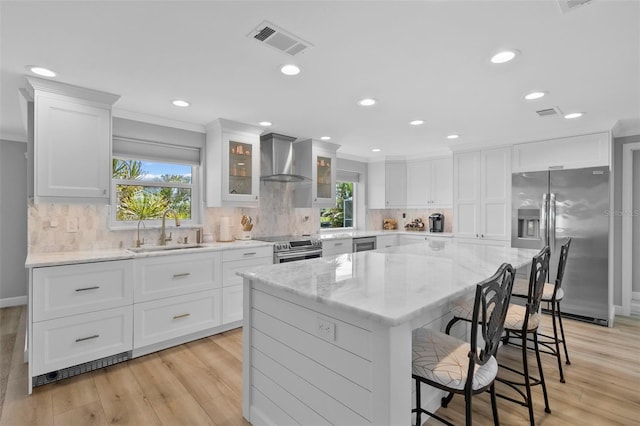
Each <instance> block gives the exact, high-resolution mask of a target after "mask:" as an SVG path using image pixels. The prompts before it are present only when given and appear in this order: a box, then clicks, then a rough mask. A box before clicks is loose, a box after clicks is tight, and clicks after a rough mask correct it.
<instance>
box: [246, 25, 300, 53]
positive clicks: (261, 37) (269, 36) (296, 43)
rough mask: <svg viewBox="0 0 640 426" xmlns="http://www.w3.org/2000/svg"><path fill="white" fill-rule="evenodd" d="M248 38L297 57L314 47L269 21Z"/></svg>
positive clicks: (248, 35) (259, 26)
mask: <svg viewBox="0 0 640 426" xmlns="http://www.w3.org/2000/svg"><path fill="white" fill-rule="evenodd" d="M247 37H252V38H254V39H256V40H258V41H259V42H260V43H264V44H266V45H268V46H270V47H272V48H274V49H277V50H279V51H280V52H283V53H286V54H287V55H290V56H297V55H299V54H301V53H304V52H306V51H307V50H309V49H310V48H312V47H313V45H312V44H311V43H309V42H307V41H304V40H303V39H301V38H300V37H297V36H295V35H293V34H291V33H290V32H288V31H285V30H283V29H282V28H279V27H277V26H276V25H273V24H272V23H271V22H268V21H263V22H262V23H261V24H260V25H258V26H257V27H256V28H255V29H254V30H253V31H251V32H250V33H249V34H247Z"/></svg>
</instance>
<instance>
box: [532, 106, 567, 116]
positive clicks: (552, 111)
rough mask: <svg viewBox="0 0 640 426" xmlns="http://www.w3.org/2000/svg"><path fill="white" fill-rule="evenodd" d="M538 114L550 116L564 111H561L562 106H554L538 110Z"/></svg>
mask: <svg viewBox="0 0 640 426" xmlns="http://www.w3.org/2000/svg"><path fill="white" fill-rule="evenodd" d="M536 114H538V115H539V116H540V117H550V116H553V115H562V111H560V108H558V107H553V108H547V109H541V110H538V111H536Z"/></svg>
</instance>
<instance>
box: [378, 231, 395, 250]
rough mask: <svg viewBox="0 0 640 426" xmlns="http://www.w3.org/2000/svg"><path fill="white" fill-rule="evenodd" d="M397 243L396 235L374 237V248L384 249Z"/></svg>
mask: <svg viewBox="0 0 640 426" xmlns="http://www.w3.org/2000/svg"><path fill="white" fill-rule="evenodd" d="M397 245H398V235H395V234H394V235H378V236H377V237H376V248H378V249H385V248H389V247H395V246H397Z"/></svg>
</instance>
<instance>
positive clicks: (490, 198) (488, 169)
mask: <svg viewBox="0 0 640 426" xmlns="http://www.w3.org/2000/svg"><path fill="white" fill-rule="evenodd" d="M453 159H454V173H453V196H454V202H453V210H454V211H453V218H454V223H453V233H454V235H455V236H456V237H462V238H478V239H488V240H509V239H510V231H511V230H510V224H511V221H510V217H511V205H510V200H511V149H510V148H496V149H489V150H483V151H471V152H461V153H455V154H454V156H453Z"/></svg>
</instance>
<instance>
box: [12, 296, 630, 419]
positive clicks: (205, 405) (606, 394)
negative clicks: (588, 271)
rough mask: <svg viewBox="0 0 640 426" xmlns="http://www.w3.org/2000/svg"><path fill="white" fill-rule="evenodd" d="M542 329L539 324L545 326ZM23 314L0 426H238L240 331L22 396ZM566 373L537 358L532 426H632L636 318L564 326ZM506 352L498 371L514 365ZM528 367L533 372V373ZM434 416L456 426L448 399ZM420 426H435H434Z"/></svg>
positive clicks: (504, 409) (509, 407)
mask: <svg viewBox="0 0 640 426" xmlns="http://www.w3.org/2000/svg"><path fill="white" fill-rule="evenodd" d="M544 321H545V322H544V326H545V329H548V328H549V325H550V321H549V318H548V316H545V318H544ZM25 322H26V308H25V307H13V308H4V309H0V355H1V357H2V358H1V359H0V425H2V426H10V425H20V426H23V425H25V426H26V425H36V426H40V425H58V426H60V425H65V426H67V425H229V426H231V425H247V424H248V423H247V422H245V421H244V420H243V418H242V408H241V405H242V330H241V329H237V330H233V331H229V332H227V333H223V334H220V335H217V336H212V337H208V338H205V339H201V340H197V341H195V342H191V343H188V344H185V345H180V346H177V347H174V348H171V349H167V350H164V351H161V352H157V353H154V354H150V355H147V356H144V357H140V358H136V359H134V360H131V361H128V362H126V363H122V364H118V365H114V366H111V367H107V368H104V369H101V370H97V371H94V372H91V373H87V374H84V375H80V376H76V377H73V378H71V379H67V380H63V381H60V382H57V383H52V384H49V385H46V386H41V387H38V388H36V389H35V390H34V393H33V394H32V395H27V385H26V381H27V379H26V377H27V369H26V364H25V363H24V362H23V353H22V349H23V346H24V328H25ZM565 326H566V332H567V340H568V342H569V355H570V357H571V362H572V364H571V365H569V366H566V368H565V378H566V381H567V383H564V384H563V383H560V381H559V375H558V370H557V365H556V362H555V358H553V357H551V356H549V355H542V357H543V363H544V373H545V378H546V380H547V385H548V390H549V397H550V404H551V410H552V413H551V414H547V413H545V412H544V405H543V401H542V393H541V390H540V389H539V387H537V388H536V389H535V390H534V404H535V414H536V424H539V425H562V426H564V425H578V424H579V425H598V426H600V425H640V339H639V337H640V318H622V317H618V318H616V325H615V327H613V328H605V327H600V326H594V325H590V324H585V323H581V322H577V321H571V320H566V321H565ZM519 356H520V352H519V350H518V349H517V348H514V347H506V348H503V349H501V351H500V359H501V362H504V363H507V364H513V365H518V363H519ZM534 364H535V362H532V363H531V365H532V366H533V365H534ZM498 404H499V410H500V420H501V424H504V425H525V424H528V414H527V410H526V408H525V407H521V406H519V405H516V404H513V403H510V402H508V401H505V400H498ZM473 408H474V422H473V423H474V425H475V424H477V425H485V424H487V425H490V424H493V421H492V417H491V405H490V401H489V397H488V395H480V396H476V397H474V400H473ZM439 413H440V414H441V415H443V416H444V417H445V418H448V419H449V420H450V421H453V422H454V423H456V424H464V401H463V398H461V397H460V396H456V397H455V398H454V399H453V401H452V402H451V404H450V405H449V407H448V408H446V409H441V410H439ZM427 424H428V425H431V424H434V425H435V424H438V422H436V421H429V422H427Z"/></svg>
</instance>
